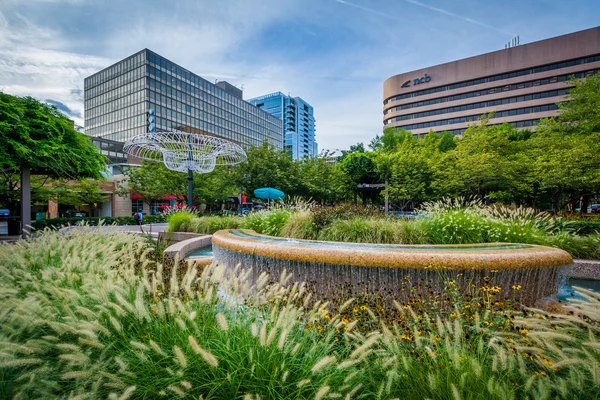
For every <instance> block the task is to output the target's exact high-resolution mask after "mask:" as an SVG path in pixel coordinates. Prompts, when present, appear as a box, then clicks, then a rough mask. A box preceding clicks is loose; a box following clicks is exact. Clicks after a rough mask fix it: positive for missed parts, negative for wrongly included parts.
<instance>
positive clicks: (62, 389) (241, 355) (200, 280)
mask: <svg viewBox="0 0 600 400" xmlns="http://www.w3.org/2000/svg"><path fill="white" fill-rule="evenodd" d="M152 251H153V248H152V247H151V246H149V245H148V244H147V242H146V241H145V240H144V239H143V238H141V237H138V236H135V235H132V234H126V233H115V232H110V233H102V232H99V231H95V232H92V231H88V230H81V231H79V230H74V231H71V232H69V233H68V234H63V235H59V234H57V233H52V232H46V233H44V234H43V235H41V236H40V237H38V238H36V239H34V240H31V241H29V242H24V241H21V242H18V243H17V244H1V245H0V299H1V304H2V307H1V308H0V310H1V311H0V354H1V355H2V356H1V357H0V376H1V379H0V397H1V398H16V399H29V398H71V399H83V398H90V399H95V398H113V399H127V398H131V399H135V398H140V399H141V398H161V397H164V398H203V399H259V398H260V399H298V398H316V399H326V398H343V399H361V398H363V399H376V398H381V399H394V398H431V399H448V398H455V399H460V398H464V399H474V398H486V399H510V398H514V399H524V398H530V399H534V398H565V399H566V398H568V399H577V398H579V399H590V398H598V396H600V393H599V389H598V388H599V387H600V373H599V371H600V344H599V343H600V341H599V340H598V338H599V333H600V332H599V330H600V296H599V295H598V294H595V293H592V292H589V291H585V290H580V291H578V292H579V294H580V295H581V296H582V297H583V298H584V299H585V300H580V301H572V302H569V303H565V304H557V305H555V306H554V310H555V312H550V311H542V310H535V309H527V308H522V307H519V306H518V305H511V304H506V303H504V304H498V303H500V302H498V301H496V300H495V297H494V296H493V293H494V290H489V291H482V290H479V289H480V288H475V287H473V288H471V289H469V288H467V289H468V290H472V291H471V292H468V291H467V292H465V291H464V290H462V289H464V288H456V287H455V286H456V283H455V282H452V281H450V280H448V281H447V282H446V290H445V291H444V293H439V296H437V297H436V296H433V297H432V298H431V299H421V300H420V301H415V302H412V303H411V304H399V303H396V304H395V305H394V308H393V309H391V310H390V309H385V308H380V307H379V306H380V304H378V302H377V299H370V298H367V297H365V298H354V299H345V298H332V299H328V300H325V299H317V298H314V297H313V296H311V294H310V293H307V290H306V286H305V285H303V284H297V283H296V284H293V285H291V284H288V281H289V276H286V275H285V274H283V276H282V277H281V280H280V281H277V282H271V281H270V280H269V277H268V276H267V275H262V276H260V277H259V278H258V279H256V284H255V285H254V286H249V284H248V282H249V279H248V276H249V275H248V274H249V273H250V271H242V270H239V269H236V270H229V271H228V270H225V269H224V268H222V267H219V266H210V267H206V268H204V269H202V270H197V269H196V268H194V267H193V266H191V267H190V268H188V269H186V270H184V271H180V270H179V268H178V263H175V265H173V266H163V265H161V264H159V263H157V262H156V261H154V260H156V259H157V257H156V255H154V254H152ZM442 273H443V272H442ZM491 284H492V283H490V285H491ZM526 284H527V283H526V282H524V283H523V286H524V287H525V285H526ZM519 286H520V285H515V288H513V290H520V289H521V288H520V287H519ZM489 287H492V288H493V286H489ZM469 293H471V294H469ZM435 302H437V304H435Z"/></svg>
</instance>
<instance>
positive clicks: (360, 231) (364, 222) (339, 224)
mask: <svg viewBox="0 0 600 400" xmlns="http://www.w3.org/2000/svg"><path fill="white" fill-rule="evenodd" d="M376 234H377V232H375V231H374V230H373V227H372V225H371V221H370V220H368V219H366V218H352V219H349V220H344V219H336V220H333V221H332V222H331V223H330V224H329V225H328V226H326V227H325V228H323V229H322V230H321V231H320V232H319V236H318V239H319V240H328V241H333V242H354V243H378V241H377V237H376V236H375V235H376Z"/></svg>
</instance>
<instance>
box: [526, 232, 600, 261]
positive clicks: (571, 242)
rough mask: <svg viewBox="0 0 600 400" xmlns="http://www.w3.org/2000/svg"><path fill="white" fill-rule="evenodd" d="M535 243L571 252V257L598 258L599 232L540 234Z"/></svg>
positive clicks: (599, 247) (599, 246) (599, 253)
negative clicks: (580, 234)
mask: <svg viewBox="0 0 600 400" xmlns="http://www.w3.org/2000/svg"><path fill="white" fill-rule="evenodd" d="M535 243H536V244H540V245H543V246H551V247H558V248H559V249H562V250H565V251H567V252H569V253H571V255H572V256H573V258H581V259H586V260H600V234H598V233H596V234H593V235H588V236H576V235H571V234H569V233H568V232H559V233H557V234H556V235H547V236H542V237H540V238H539V239H538V241H537V242H535Z"/></svg>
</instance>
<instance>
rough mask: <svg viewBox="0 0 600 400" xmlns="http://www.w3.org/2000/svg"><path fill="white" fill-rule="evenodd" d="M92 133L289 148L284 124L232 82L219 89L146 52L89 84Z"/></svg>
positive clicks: (87, 106) (88, 120) (94, 77)
mask: <svg viewBox="0 0 600 400" xmlns="http://www.w3.org/2000/svg"><path fill="white" fill-rule="evenodd" d="M84 87H85V94H84V97H85V132H86V134H88V135H90V136H93V137H97V138H105V139H109V140H113V141H117V142H125V141H127V140H128V139H131V138H132V137H134V136H136V135H139V134H142V133H145V132H152V131H155V130H156V131H159V130H171V129H179V130H182V131H186V132H192V133H203V134H208V135H214V136H218V137H221V138H224V139H228V140H231V141H233V142H236V143H238V144H240V145H242V146H245V147H247V146H251V145H255V146H259V145H261V144H262V143H263V142H264V141H267V142H268V143H269V144H271V145H272V146H273V147H275V148H276V149H282V148H283V138H282V136H281V131H282V122H281V120H280V119H279V118H276V117H274V116H272V115H271V114H269V113H267V112H265V111H263V110H260V109H258V108H257V107H255V106H253V105H252V104H250V103H248V102H246V101H244V100H243V99H242V91H241V90H239V89H238V88H236V87H235V86H233V85H231V84H229V83H227V82H219V83H217V84H213V83H211V82H208V81H207V80H205V79H203V78H201V77H200V76H198V75H196V74H194V73H192V72H190V71H189V70H187V69H185V68H182V67H180V66H179V65H177V64H175V63H173V62H171V61H169V60H167V59H166V58H164V57H162V56H160V55H158V54H156V53H154V52H152V51H150V50H148V49H144V50H142V51H140V52H138V53H136V54H134V55H132V56H130V57H127V58H125V59H124V60H121V61H119V62H117V63H116V64H114V65H111V66H110V67H107V68H105V69H103V70H102V71H100V72H97V73H95V74H93V75H91V76H89V77H88V78H86V79H85V83H84Z"/></svg>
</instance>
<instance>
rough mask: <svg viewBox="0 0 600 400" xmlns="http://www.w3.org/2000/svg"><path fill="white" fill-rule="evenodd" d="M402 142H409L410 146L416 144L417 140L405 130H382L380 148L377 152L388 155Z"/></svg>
mask: <svg viewBox="0 0 600 400" xmlns="http://www.w3.org/2000/svg"><path fill="white" fill-rule="evenodd" d="M404 142H411V143H412V144H414V143H416V142H417V138H415V136H414V135H413V134H412V133H410V132H409V131H407V130H404V129H399V128H385V129H384V130H383V136H381V146H379V148H378V149H377V150H380V151H383V152H384V153H390V152H394V151H396V149H397V148H398V146H400V145H402V144H403V143H404Z"/></svg>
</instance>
